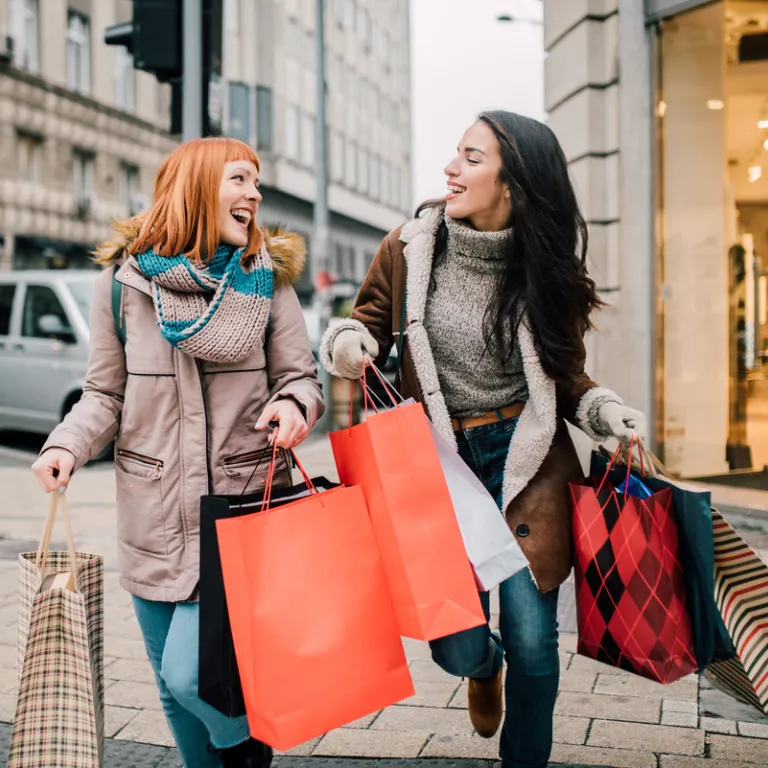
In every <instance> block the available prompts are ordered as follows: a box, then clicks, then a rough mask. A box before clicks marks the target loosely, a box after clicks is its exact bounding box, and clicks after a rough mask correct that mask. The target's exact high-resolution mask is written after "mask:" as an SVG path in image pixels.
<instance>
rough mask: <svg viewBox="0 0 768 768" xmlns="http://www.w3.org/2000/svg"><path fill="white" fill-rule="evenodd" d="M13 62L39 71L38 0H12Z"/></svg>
mask: <svg viewBox="0 0 768 768" xmlns="http://www.w3.org/2000/svg"><path fill="white" fill-rule="evenodd" d="M11 2H12V5H11V24H12V27H13V38H14V52H13V54H14V55H13V62H14V64H15V65H16V66H17V67H20V68H22V69H28V70H29V71H30V72H37V69H38V61H37V49H38V45H37V39H38V15H37V12H38V7H37V3H38V0H11Z"/></svg>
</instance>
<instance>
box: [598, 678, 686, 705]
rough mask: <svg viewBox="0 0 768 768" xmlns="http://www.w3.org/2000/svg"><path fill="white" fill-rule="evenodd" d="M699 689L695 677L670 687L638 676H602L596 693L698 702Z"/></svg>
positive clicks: (679, 681)
mask: <svg viewBox="0 0 768 768" xmlns="http://www.w3.org/2000/svg"><path fill="white" fill-rule="evenodd" d="M698 692H699V687H698V684H697V681H696V678H695V677H688V678H685V679H683V680H678V681H677V682H676V683H671V684H670V685H662V684H661V683H657V682H655V681H653V680H648V679H646V678H644V677H639V676H638V675H631V676H628V677H619V676H618V675H612V674H605V673H603V674H600V675H598V678H597V683H596V684H595V693H613V694H616V695H618V696H638V697H649V698H653V699H667V698H668V699H677V700H678V701H696V698H697V696H698Z"/></svg>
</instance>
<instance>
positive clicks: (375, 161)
mask: <svg viewBox="0 0 768 768" xmlns="http://www.w3.org/2000/svg"><path fill="white" fill-rule="evenodd" d="M380 177H381V160H379V158H378V157H375V156H372V157H371V178H370V184H369V187H370V196H371V197H372V198H374V200H376V199H378V198H379V195H380V194H381V187H380Z"/></svg>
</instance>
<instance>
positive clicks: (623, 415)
mask: <svg viewBox="0 0 768 768" xmlns="http://www.w3.org/2000/svg"><path fill="white" fill-rule="evenodd" d="M597 418H598V419H599V421H600V426H601V427H602V430H603V432H605V433H606V434H607V435H611V436H613V437H615V438H616V439H617V440H618V441H619V442H621V443H624V444H625V445H629V442H630V440H631V439H632V436H633V435H635V436H637V437H639V438H640V440H645V438H646V436H647V432H648V424H647V422H646V419H645V414H644V413H642V412H641V411H636V410H635V409H634V408H627V406H626V405H621V404H620V403H615V402H609V403H604V404H603V405H601V406H600V410H599V411H598V412H597Z"/></svg>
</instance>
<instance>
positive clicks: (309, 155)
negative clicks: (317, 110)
mask: <svg viewBox="0 0 768 768" xmlns="http://www.w3.org/2000/svg"><path fill="white" fill-rule="evenodd" d="M301 162H302V164H303V165H306V166H308V167H310V168H311V167H312V166H314V164H315V118H314V117H312V115H302V116H301Z"/></svg>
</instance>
